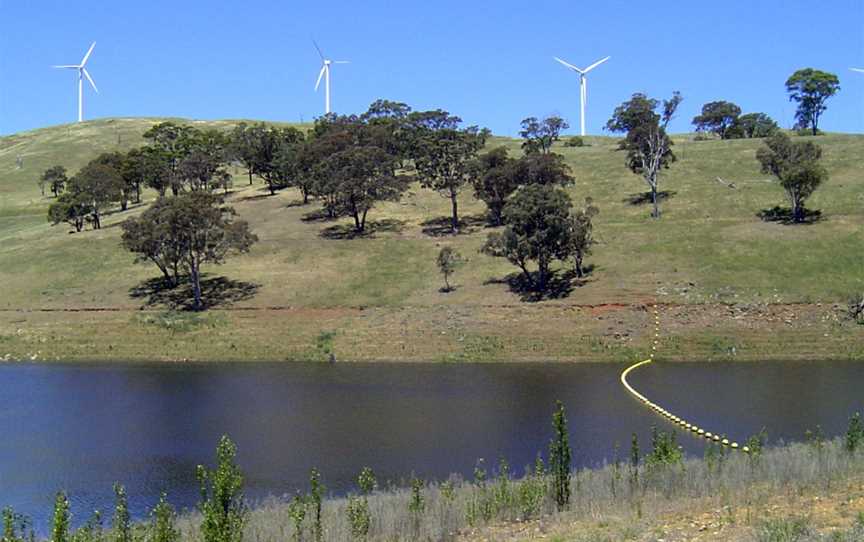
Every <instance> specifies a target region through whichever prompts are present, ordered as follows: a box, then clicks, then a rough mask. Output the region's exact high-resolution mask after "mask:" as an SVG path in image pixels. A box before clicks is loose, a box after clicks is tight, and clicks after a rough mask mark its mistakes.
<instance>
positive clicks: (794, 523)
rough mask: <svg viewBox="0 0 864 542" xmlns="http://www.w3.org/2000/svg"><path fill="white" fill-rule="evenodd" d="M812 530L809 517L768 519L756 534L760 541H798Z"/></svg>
mask: <svg viewBox="0 0 864 542" xmlns="http://www.w3.org/2000/svg"><path fill="white" fill-rule="evenodd" d="M810 532H811V529H810V520H808V519H807V518H793V519H774V520H770V521H766V522H765V523H764V524H763V525H762V527H761V528H760V529H759V531H758V532H757V534H756V540H757V541H758V542H798V541H801V540H804V539H805V537H806V536H808V535H809V534H810Z"/></svg>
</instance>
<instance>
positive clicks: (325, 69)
mask: <svg viewBox="0 0 864 542" xmlns="http://www.w3.org/2000/svg"><path fill="white" fill-rule="evenodd" d="M312 44H313V45H314V46H315V50H316V51H318V56H320V57H321V71H320V72H318V80H317V81H315V92H318V87H319V86H321V79H324V113H325V114H329V113H330V66H332V65H333V64H349V63H350V62H349V61H348V60H330V59H329V58H327V57H325V56H324V53H323V52H321V48H320V47H318V44H317V43H316V42H315V40H312Z"/></svg>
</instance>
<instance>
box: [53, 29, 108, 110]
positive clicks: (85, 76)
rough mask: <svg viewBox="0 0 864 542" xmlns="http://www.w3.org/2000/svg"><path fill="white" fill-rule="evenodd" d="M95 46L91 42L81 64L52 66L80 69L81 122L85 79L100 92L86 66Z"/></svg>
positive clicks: (79, 101)
mask: <svg viewBox="0 0 864 542" xmlns="http://www.w3.org/2000/svg"><path fill="white" fill-rule="evenodd" d="M94 47H96V42H95V41H94V42H93V43H92V44H90V48H89V49H87V52H86V53H85V54H84V58H82V59H81V63H80V64H63V65H59V66H52V67H54V68H61V69H69V70H77V71H78V122H81V121H82V120H83V110H84V106H83V101H84V98H83V94H84V89H83V81H84V79H87V82H88V83H90V86H91V87H93V90H95V91H96V92H97V93H98V92H99V89H98V88H96V83H95V82H94V81H93V78H92V77H90V72H88V71H87V68H85V67H84V66H86V65H87V61H88V60H89V59H90V55H91V54H92V53H93V48H94Z"/></svg>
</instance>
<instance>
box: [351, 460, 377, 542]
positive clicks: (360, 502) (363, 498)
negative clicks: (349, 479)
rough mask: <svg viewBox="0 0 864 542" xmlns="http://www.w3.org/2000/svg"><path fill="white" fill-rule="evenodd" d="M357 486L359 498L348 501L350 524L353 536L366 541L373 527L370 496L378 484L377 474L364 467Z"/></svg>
mask: <svg viewBox="0 0 864 542" xmlns="http://www.w3.org/2000/svg"><path fill="white" fill-rule="evenodd" d="M357 485H358V486H359V487H360V496H359V497H349V499H348V508H347V514H348V523H350V525H351V534H352V535H354V537H355V538H357V539H365V538H366V536H367V535H368V534H369V527H370V526H371V525H372V515H371V514H370V513H369V499H368V497H369V494H370V493H372V491H373V490H374V489H375V486H376V485H377V482H376V480H375V474H374V473H373V472H372V469H370V468H369V467H364V468H363V470H361V471H360V476H358V477H357Z"/></svg>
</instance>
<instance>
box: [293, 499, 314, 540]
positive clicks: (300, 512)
mask: <svg viewBox="0 0 864 542" xmlns="http://www.w3.org/2000/svg"><path fill="white" fill-rule="evenodd" d="M308 505H309V503H308V499H307V498H306V497H304V496H301V495H294V498H293V499H291V502H290V503H288V517H289V518H291V523H293V524H294V542H300V541H301V540H303V520H305V519H306V507H307V506H308Z"/></svg>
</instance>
